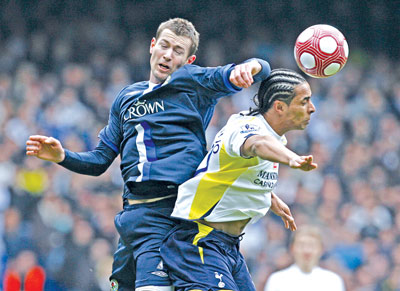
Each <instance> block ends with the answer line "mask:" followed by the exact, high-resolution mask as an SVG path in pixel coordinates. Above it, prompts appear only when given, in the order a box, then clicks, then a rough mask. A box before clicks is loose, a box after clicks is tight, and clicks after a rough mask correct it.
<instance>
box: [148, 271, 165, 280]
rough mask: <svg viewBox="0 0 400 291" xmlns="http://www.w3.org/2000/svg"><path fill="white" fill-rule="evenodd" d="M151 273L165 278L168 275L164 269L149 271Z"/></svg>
mask: <svg viewBox="0 0 400 291" xmlns="http://www.w3.org/2000/svg"><path fill="white" fill-rule="evenodd" d="M151 273H152V274H153V275H156V276H158V277H161V278H167V277H168V274H167V273H165V272H164V271H154V272H151Z"/></svg>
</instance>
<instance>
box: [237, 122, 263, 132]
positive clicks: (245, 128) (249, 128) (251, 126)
mask: <svg viewBox="0 0 400 291" xmlns="http://www.w3.org/2000/svg"><path fill="white" fill-rule="evenodd" d="M259 129H260V127H259V126H258V125H255V124H248V123H247V124H245V125H242V126H241V127H240V133H249V132H254V131H257V130H259Z"/></svg>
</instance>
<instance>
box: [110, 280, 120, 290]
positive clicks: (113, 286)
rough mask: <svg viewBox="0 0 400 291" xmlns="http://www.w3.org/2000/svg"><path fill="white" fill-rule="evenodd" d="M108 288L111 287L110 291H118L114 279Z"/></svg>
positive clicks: (116, 282)
mask: <svg viewBox="0 0 400 291" xmlns="http://www.w3.org/2000/svg"><path fill="white" fill-rule="evenodd" d="M110 286H111V291H118V281H117V280H115V279H112V280H111V281H110Z"/></svg>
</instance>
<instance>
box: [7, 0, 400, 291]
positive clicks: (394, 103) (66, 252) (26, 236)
mask: <svg viewBox="0 0 400 291" xmlns="http://www.w3.org/2000/svg"><path fill="white" fill-rule="evenodd" d="M176 16H180V17H184V18H187V19H189V20H191V21H192V22H193V23H194V24H195V26H196V28H197V30H198V31H199V32H200V49H199V52H198V59H197V61H196V63H197V64H199V65H203V66H215V65H220V64H225V63H229V62H236V63H238V62H240V61H242V60H244V59H246V58H248V57H252V56H258V57H261V58H265V59H267V60H268V61H269V62H270V63H271V65H272V67H273V68H276V67H288V68H292V69H296V70H297V68H296V65H295V62H294V59H293V43H294V41H295V39H296V37H297V35H298V34H299V33H300V32H301V31H302V30H303V29H305V28H306V27H308V26H310V25H313V24H317V23H327V24H331V25H333V26H336V27H337V28H339V29H340V30H341V31H342V32H343V34H344V35H345V36H346V38H347V40H348V43H349V47H350V58H349V61H348V64H347V65H346V67H345V68H344V69H343V71H341V72H340V73H339V74H338V75H336V76H334V77H331V78H329V79H320V80H317V79H309V81H310V83H311V86H312V90H313V96H314V97H313V99H314V103H315V105H316V107H317V113H316V114H315V115H314V116H313V118H312V121H311V124H310V126H309V127H308V128H307V130H306V131H305V132H294V133H290V134H289V135H288V139H289V147H290V148H292V149H294V150H296V151H297V152H299V153H309V152H311V153H312V154H313V155H314V157H315V160H316V161H317V162H318V163H319V170H318V171H315V172H312V173H308V174H302V173H300V172H299V171H294V170H290V169H288V168H287V167H284V166H282V167H281V171H280V183H279V187H278V189H277V191H276V192H277V193H278V194H279V195H280V196H281V197H282V198H283V199H284V200H285V201H286V202H287V203H288V204H289V205H290V206H291V208H292V212H293V213H294V216H295V218H296V220H297V224H298V225H301V224H303V223H308V222H312V223H316V224H318V225H320V226H321V228H322V229H323V231H324V239H325V247H326V252H325V254H324V256H323V262H322V263H323V265H324V266H326V267H328V268H329V269H331V270H334V271H336V272H338V273H339V274H341V275H342V276H343V278H344V279H345V281H346V285H347V290H356V291H361V290H362V291H366V290H386V291H388V290H400V245H399V244H398V242H399V239H400V214H399V213H400V195H399V194H400V180H399V172H400V160H399V153H400V123H399V118H400V82H399V81H400V66H399V61H398V56H399V48H400V40H399V33H398V28H399V24H400V21H399V18H400V5H399V4H398V2H397V1H305V0H304V1H300V0H293V1H289V0H285V1H208V0H207V1H195V0H186V1H160V0H159V1H129V2H128V1H106V0H102V1H93V0H92V1H90V0H88V1H77V0H75V1H51V0H41V1H28V0H20V1H1V4H0V52H1V53H0V236H1V240H0V254H1V258H2V259H1V263H0V270H1V272H0V273H1V274H4V271H5V270H6V269H13V270H16V271H18V272H20V273H21V274H24V273H25V272H27V270H28V269H29V268H30V267H32V266H34V265H35V264H38V265H40V266H42V267H43V268H44V269H45V271H46V276H47V283H46V290H52V291H57V290H92V291H96V290H108V280H107V277H108V275H109V274H110V270H111V263H112V254H113V251H114V249H115V247H116V231H115V229H114V225H113V219H114V215H115V214H116V213H117V212H118V211H119V210H120V209H121V198H120V195H121V186H122V184H121V178H120V173H119V168H118V161H116V162H115V163H114V164H113V166H112V167H111V168H110V169H109V170H108V171H107V172H106V173H105V174H103V175H102V176H100V177H86V176H81V175H77V174H73V173H70V172H68V171H67V170H64V169H63V168H61V167H59V166H56V165H53V164H51V163H48V162H43V161H40V160H38V159H35V158H27V157H25V155H24V148H25V141H26V139H27V137H28V136H29V135H30V134H34V133H41V134H46V135H52V136H55V137H57V138H59V139H60V140H62V142H63V143H64V145H65V146H66V147H67V148H69V149H72V150H75V151H86V150H89V149H92V148H93V147H94V146H95V145H96V143H97V134H98V132H99V130H100V129H101V128H102V127H103V126H104V124H105V123H106V122H107V117H108V110H109V107H110V104H111V102H112V100H113V98H114V97H115V95H116V93H117V92H118V91H119V89H121V88H122V87H123V86H125V85H126V84H129V83H132V82H134V81H139V80H146V79H148V76H149V53H148V48H149V45H150V40H151V37H152V36H153V35H154V34H155V31H156V28H157V26H158V24H159V23H160V22H162V21H164V20H167V19H168V18H171V17H176ZM255 90H256V88H252V89H249V90H243V91H242V92H241V93H240V94H237V95H235V96H233V97H232V98H227V99H224V100H221V101H220V102H219V104H218V107H217V109H216V114H215V116H214V118H213V120H212V123H211V124H210V127H209V130H208V131H207V135H208V137H209V138H212V137H213V135H214V134H215V132H216V131H217V130H218V129H219V128H220V127H221V126H222V125H223V124H224V123H225V121H226V119H227V117H228V116H229V115H230V114H231V113H234V112H236V111H239V110H242V109H247V108H248V107H249V106H251V97H252V96H253V95H254V93H255ZM171 174H173V173H171ZM288 241H289V232H288V231H287V230H285V229H284V228H283V224H282V222H281V221H280V220H279V219H278V218H277V217H276V216H274V215H273V214H271V215H270V214H268V215H267V217H266V218H265V219H263V220H262V221H260V222H259V223H257V224H256V225H253V226H251V227H249V228H248V229H247V230H246V235H245V239H244V240H243V243H242V251H243V253H244V254H245V256H246V259H247V262H248V265H249V268H250V271H251V273H252V276H253V279H254V281H255V283H256V285H257V288H258V289H257V290H262V288H263V284H264V282H265V280H266V278H267V276H268V274H269V273H270V272H272V271H274V270H276V269H277V268H282V267H284V266H287V265H288V264H289V263H290V262H291V261H290V256H289V254H288V251H287V245H288Z"/></svg>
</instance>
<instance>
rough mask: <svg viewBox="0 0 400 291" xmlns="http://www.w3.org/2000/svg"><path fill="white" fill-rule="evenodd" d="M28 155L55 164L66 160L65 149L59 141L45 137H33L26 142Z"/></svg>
mask: <svg viewBox="0 0 400 291" xmlns="http://www.w3.org/2000/svg"><path fill="white" fill-rule="evenodd" d="M26 154H27V155H28V156H35V157H38V158H39V159H42V160H46V161H51V162H55V163H59V162H62V161H63V160H64V158H65V152H64V149H63V147H62V145H61V143H60V141H59V140H58V139H55V138H54V137H48V136H44V135H31V136H30V137H29V139H28V140H27V141H26Z"/></svg>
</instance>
